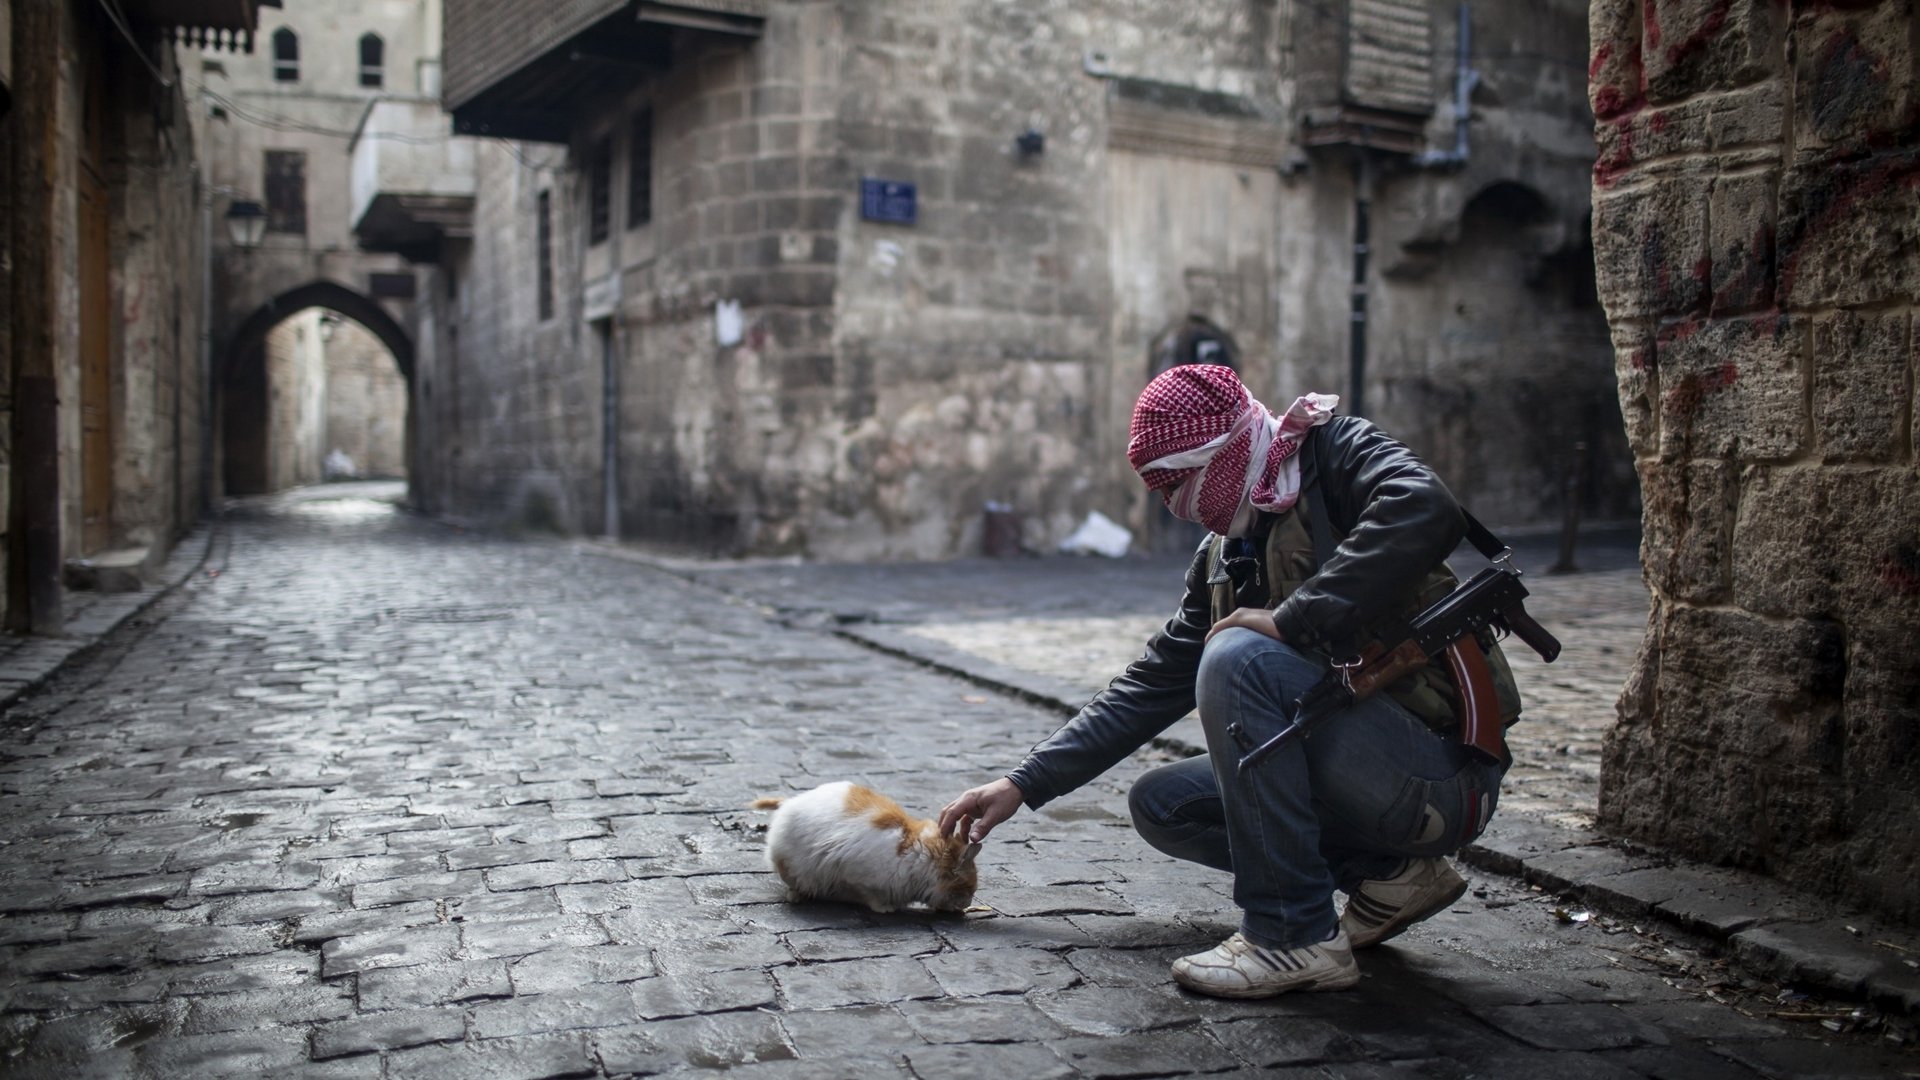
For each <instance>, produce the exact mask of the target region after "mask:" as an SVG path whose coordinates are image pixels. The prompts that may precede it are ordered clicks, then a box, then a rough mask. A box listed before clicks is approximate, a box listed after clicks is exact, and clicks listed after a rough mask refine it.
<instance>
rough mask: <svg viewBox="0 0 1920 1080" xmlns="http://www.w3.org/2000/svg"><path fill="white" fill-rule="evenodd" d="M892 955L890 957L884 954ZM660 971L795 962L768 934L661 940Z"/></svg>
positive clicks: (657, 952) (683, 972) (656, 949)
mask: <svg viewBox="0 0 1920 1080" xmlns="http://www.w3.org/2000/svg"><path fill="white" fill-rule="evenodd" d="M882 955H891V954H882ZM654 956H655V958H656V959H657V960H658V961H659V963H660V969H661V970H662V971H665V972H667V973H668V974H671V975H692V974H694V973H696V972H701V971H731V970H736V969H741V968H757V969H761V970H765V969H767V968H773V967H779V966H781V965H784V964H791V963H793V959H794V957H793V952H792V951H791V950H789V949H788V948H787V946H786V945H784V944H782V943H781V941H780V939H779V938H775V937H770V936H768V935H766V934H718V935H714V936H711V937H701V938H693V939H686V938H681V939H678V940H671V941H662V942H659V943H658V944H657V945H656V946H655V947H654Z"/></svg>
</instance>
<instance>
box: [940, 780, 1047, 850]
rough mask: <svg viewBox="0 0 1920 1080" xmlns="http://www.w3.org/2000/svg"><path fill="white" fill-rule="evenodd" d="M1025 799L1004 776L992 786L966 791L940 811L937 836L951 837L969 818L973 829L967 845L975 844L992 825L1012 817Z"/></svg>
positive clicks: (983, 785)
mask: <svg viewBox="0 0 1920 1080" xmlns="http://www.w3.org/2000/svg"><path fill="white" fill-rule="evenodd" d="M1026 797H1027V796H1026V793H1025V792H1023V791H1021V790H1020V786H1019V785H1018V784H1015V783H1014V782H1013V781H1011V780H1009V779H1007V778H1006V777H1004V776H1003V777H1001V778H1000V779H998V780H995V781H994V782H993V783H991V784H982V785H980V786H979V787H977V788H968V789H967V790H966V791H964V792H961V794H960V797H959V798H957V799H955V800H953V801H952V802H950V803H948V804H947V806H946V809H944V810H942V811H940V835H942V836H948V835H951V834H952V833H953V828H954V826H955V825H958V824H960V823H961V822H962V821H963V820H964V819H967V818H971V819H972V820H973V826H972V828H971V829H970V830H969V831H968V832H967V841H968V842H969V843H974V844H977V843H979V842H980V841H982V840H985V839H986V838H987V834H988V833H990V832H992V831H993V827H994V826H995V825H998V824H1000V823H1001V822H1003V821H1005V820H1007V819H1008V818H1010V817H1012V816H1013V813H1014V811H1016V810H1018V809H1020V804H1021V803H1022V802H1024V801H1025V800H1026Z"/></svg>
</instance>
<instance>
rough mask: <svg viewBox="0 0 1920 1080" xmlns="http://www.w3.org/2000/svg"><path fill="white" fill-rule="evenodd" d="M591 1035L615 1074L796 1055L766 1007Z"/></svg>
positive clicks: (705, 1068)
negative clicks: (757, 1010) (755, 1010)
mask: <svg viewBox="0 0 1920 1080" xmlns="http://www.w3.org/2000/svg"><path fill="white" fill-rule="evenodd" d="M591 1035H592V1038H593V1043H594V1048H595V1051H596V1053H597V1054H598V1056H599V1058H600V1061H601V1063H602V1064H603V1065H605V1067H606V1071H607V1074H608V1075H610V1076H623V1075H627V1074H630V1073H638V1074H640V1075H652V1074H654V1073H662V1072H666V1071H668V1070H671V1069H675V1068H676V1067H680V1066H684V1067H688V1068H690V1069H692V1070H694V1071H695V1072H699V1073H703V1074H707V1075H711V1074H712V1073H713V1072H715V1071H716V1070H722V1069H724V1070H726V1071H727V1073H728V1075H730V1076H731V1075H733V1072H734V1070H736V1069H742V1068H748V1067H753V1066H755V1065H758V1064H760V1063H766V1062H784V1061H788V1060H791V1059H792V1058H793V1056H794V1052H793V1048H792V1047H791V1046H788V1045H787V1041H786V1035H785V1033H784V1032H783V1031H782V1030H781V1028H780V1022H779V1020H778V1019H777V1018H776V1017H775V1016H774V1015H773V1014H772V1013H765V1012H733V1013H722V1014H719V1015H716V1016H690V1017H686V1018H684V1019H676V1020H661V1021H657V1022H655V1023H650V1024H646V1025H644V1026H641V1025H636V1026H633V1027H621V1028H604V1029H601V1030H598V1031H594V1032H592V1033H591ZM844 1051H845V1048H844V1047H843V1048H842V1053H841V1054H840V1055H836V1057H835V1060H836V1061H842V1060H844ZM844 1075H858V1074H844Z"/></svg>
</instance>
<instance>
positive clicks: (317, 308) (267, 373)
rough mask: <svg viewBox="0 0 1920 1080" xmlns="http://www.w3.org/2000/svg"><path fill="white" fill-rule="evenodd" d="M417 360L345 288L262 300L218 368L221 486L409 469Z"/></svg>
mask: <svg viewBox="0 0 1920 1080" xmlns="http://www.w3.org/2000/svg"><path fill="white" fill-rule="evenodd" d="M413 361H414V351H413V341H412V339H411V337H409V335H408V334H407V332H406V331H405V330H404V329H403V328H402V327H401V326H400V324H399V323H398V322H397V321H396V320H395V319H394V318H393V316H391V315H390V314H388V313H387V311H386V310H385V309H384V308H382V307H381V306H380V305H379V304H378V303H377V302H375V301H374V300H372V299H370V298H369V297H367V296H365V295H363V294H361V293H359V292H356V291H355V290H353V289H350V288H347V287H346V286H344V285H340V284H337V283H335V282H330V281H317V282H312V283H310V284H307V285H302V286H300V287H298V288H295V289H290V290H288V291H286V292H283V293H281V294H279V295H278V296H275V297H274V298H273V299H272V300H269V301H268V302H267V303H265V304H262V305H261V306H260V307H259V308H258V309H256V310H255V311H254V312H253V313H252V314H250V315H249V316H248V317H247V318H246V319H245V320H244V321H243V322H242V323H241V324H240V326H239V328H238V330H237V331H236V332H235V333H234V334H233V336H232V337H231V338H230V339H229V341H228V343H227V347H226V349H225V350H224V352H223V354H222V357H221V362H220V365H219V367H218V369H217V370H216V371H215V373H214V375H215V379H214V382H215V386H216V388H217V390H216V393H217V401H216V411H215V417H216V421H217V423H218V426H219V431H220V434H219V439H218V445H219V448H220V458H221V464H220V478H221V488H222V490H223V492H224V493H225V494H228V495H248V494H260V493H265V492H269V491H276V490H280V489H282V488H286V487H291V486H295V485H298V484H304V483H313V482H317V481H319V480H322V479H337V478H345V477H353V476H361V475H369V476H388V477H392V476H401V475H409V474H411V472H412V469H411V468H410V466H411V464H412V460H413V447H412V440H411V433H412V391H411V388H412V376H413ZM343 444H344V448H343ZM349 450H351V453H349V452H348V451H349Z"/></svg>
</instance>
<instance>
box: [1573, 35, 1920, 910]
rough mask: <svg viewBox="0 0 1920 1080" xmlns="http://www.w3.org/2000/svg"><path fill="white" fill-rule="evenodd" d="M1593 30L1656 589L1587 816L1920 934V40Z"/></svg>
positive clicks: (1608, 252) (1623, 362) (1604, 273)
mask: <svg viewBox="0 0 1920 1080" xmlns="http://www.w3.org/2000/svg"><path fill="white" fill-rule="evenodd" d="M1592 25H1593V48H1594V54H1593V59H1592V70H1593V78H1592V83H1591V92H1592V101H1593V111H1594V114H1595V116H1596V117H1597V121H1598V131H1599V143H1600V160H1599V165H1598V168H1597V169H1596V171H1595V174H1594V194H1595V219H1594V238H1595V247H1596V252H1597V255H1598V263H1599V284H1600V290H1601V294H1602V297H1603V298H1604V301H1605V304H1606V309H1607V315H1608V319H1609V321H1610V322H1611V324H1612V329H1613V338H1614V342H1615V347H1616V356H1617V364H1616V366H1617V370H1618V373H1619V383H1620V401H1621V406H1622V410H1623V411H1624V413H1625V415H1626V420H1627V430H1628V433H1629V436H1630V439H1631V441H1632V445H1633V454H1634V459H1635V461H1636V463H1637V465H1638V468H1639V472H1640V477H1641V481H1642V485H1643V489H1644V491H1645V500H1646V543H1645V549H1644V550H1645V562H1646V567H1647V579H1648V582H1649V583H1650V585H1651V586H1652V589H1653V594H1654V606H1653V612H1652V616H1651V619H1650V621H1649V623H1648V628H1647V637H1646V645H1645V648H1644V649H1643V651H1642V653H1641V656H1640V659H1639V662H1638V667H1637V670H1636V672H1635V675H1634V677H1633V679H1632V680H1631V682H1630V683H1629V685H1628V686H1627V688H1626V690H1625V692H1624V693H1623V695H1622V697H1621V701H1620V713H1621V718H1620V725H1619V727H1618V728H1617V729H1616V730H1615V731H1614V733H1613V735H1612V737H1611V738H1610V740H1609V742H1608V746H1607V752H1606V757H1605V762H1604V771H1603V773H1602V788H1601V815H1602V818H1603V820H1604V822H1605V823H1606V824H1607V825H1609V826H1611V827H1614V828H1618V829H1622V830H1625V831H1627V832H1628V833H1630V834H1632V835H1635V836H1639V837H1644V838H1647V839H1650V840H1654V841H1658V842H1660V843H1662V844H1666V845H1671V846H1672V847H1674V848H1677V849H1680V850H1683V851H1687V852H1691V853H1693V854H1696V855H1702V856H1707V857H1710V858H1716V859H1724V860H1726V861H1728V862H1731V863H1735V864H1738V865H1742V866H1748V867H1755V868H1760V869H1764V870H1767V871H1771V872H1773V873H1775V874H1778V875H1779V876H1780V877H1782V878H1784V879H1786V880H1788V881H1790V882H1793V883H1795V884H1797V885H1801V886H1805V887H1810V888H1814V889H1818V890H1821V891H1824V892H1829V893H1832V894H1835V895H1837V896H1840V897H1843V898H1845V899H1847V900H1848V901H1855V902H1865V903H1869V904H1872V905H1875V906H1877V907H1879V908H1881V909H1883V910H1885V911H1888V912H1892V913H1895V914H1898V915H1901V916H1904V917H1906V918H1908V919H1914V918H1920V878H1917V877H1916V876H1915V874H1914V867H1915V864H1916V862H1920V830H1916V829H1915V827H1914V823H1915V821H1916V820H1917V819H1920V659H1917V658H1920V494H1917V492H1920V485H1917V484H1916V481H1917V480H1920V476H1916V473H1915V449H1916V448H1915V446H1914V387H1915V377H1914V376H1915V370H1914V363H1915V360H1914V356H1915V353H1914V305H1915V302H1916V300H1920V211H1917V210H1916V207H1920V199H1916V194H1915V192H1916V187H1920V71H1917V70H1916V65H1920V51H1917V48H1916V42H1920V23H1916V16H1915V12H1914V7H1913V5H1912V4H1910V3H1902V2H1886V3H1871V2H1869V3H1851V4H1816V5H1793V6H1792V7H1791V8H1789V7H1787V6H1785V5H1781V4H1777V3H1770V2H1765V0H1738V2H1734V3H1725V2H1721V3H1707V2H1703V0H1653V2H1649V3H1645V4H1642V3H1640V2H1639V0H1596V2H1595V3H1594V4H1593V8H1592Z"/></svg>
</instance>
